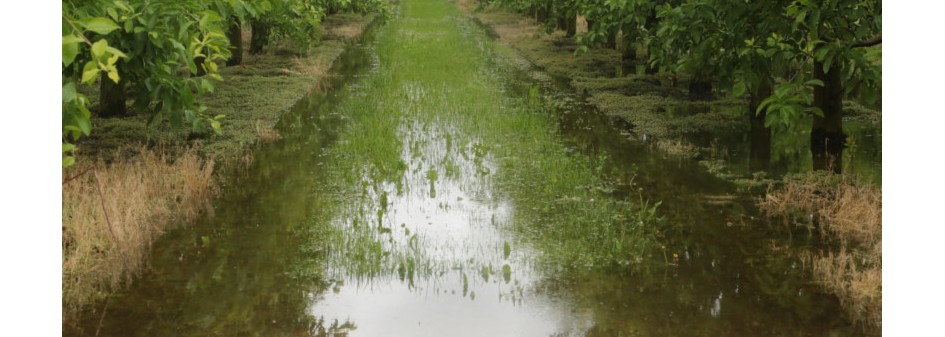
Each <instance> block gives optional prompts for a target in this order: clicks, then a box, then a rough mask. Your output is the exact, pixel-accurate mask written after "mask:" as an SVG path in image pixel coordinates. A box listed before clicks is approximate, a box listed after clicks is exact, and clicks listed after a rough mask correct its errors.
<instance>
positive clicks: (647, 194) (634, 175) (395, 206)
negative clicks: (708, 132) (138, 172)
mask: <svg viewBox="0 0 945 337" xmlns="http://www.w3.org/2000/svg"><path fill="white" fill-rule="evenodd" d="M515 57H516V56H515V55H514V53H513V52H511V51H510V50H508V49H505V48H504V47H501V46H498V45H496V44H495V43H494V42H492V41H491V40H490V39H489V38H488V37H487V36H486V34H485V33H484V32H483V31H482V30H481V29H480V28H479V27H478V26H476V25H475V24H474V23H472V22H471V21H470V20H468V19H467V18H465V17H464V16H462V15H461V14H460V13H459V11H458V10H457V9H456V8H455V6H454V5H453V4H452V3H450V2H446V1H440V0H410V1H407V0H404V1H402V2H401V4H400V6H399V13H397V14H396V15H395V16H394V17H393V18H392V19H390V20H389V22H387V23H386V24H384V25H383V26H379V27H375V28H374V30H372V31H370V32H369V33H368V34H366V36H365V37H364V38H363V39H362V41H361V42H359V43H358V44H356V45H353V46H351V47H350V48H349V49H348V51H347V52H346V54H345V55H343V56H342V59H341V61H339V62H338V65H336V67H335V68H334V69H333V73H334V74H335V76H333V77H331V79H330V80H328V81H327V82H326V83H324V84H323V85H322V86H321V88H320V89H318V90H316V92H314V93H313V94H312V95H310V96H309V97H307V98H306V99H304V100H302V101H301V102H300V103H299V104H298V105H297V106H296V107H295V108H294V109H293V111H292V112H291V113H289V114H288V115H286V116H285V117H284V118H283V120H282V121H281V123H280V125H279V126H278V132H279V135H280V137H279V139H277V140H275V141H272V142H270V143H266V144H263V145H262V146H260V148H259V149H258V150H257V151H256V152H255V155H254V158H253V161H252V164H250V165H249V166H248V167H247V168H246V169H244V170H233V171H234V172H230V173H228V175H227V176H226V177H225V180H224V182H225V186H224V188H223V191H222V197H221V198H219V200H217V201H216V202H215V204H214V212H213V214H211V215H209V216H207V217H206V218H204V219H201V220H200V221H199V222H198V223H197V224H195V225H194V226H192V227H190V228H186V229H181V230H176V231H173V232H171V233H168V234H167V235H165V236H164V237H163V238H162V239H161V240H160V241H159V242H158V243H157V244H156V245H155V247H154V254H153V256H152V258H151V260H150V268H149V269H148V270H147V271H146V272H145V273H143V275H141V276H140V277H138V278H137V279H136V280H135V281H134V283H133V284H132V285H131V286H130V287H129V289H128V290H126V291H122V292H119V293H117V294H115V295H113V296H112V297H110V298H109V299H108V300H107V301H106V303H103V305H101V306H99V307H96V308H94V310H88V311H87V312H86V313H85V315H84V316H83V318H82V319H81V320H80V322H79V324H77V325H74V326H73V325H64V326H63V330H64V333H63V335H64V336H96V335H97V336H208V335H209V336H824V335H829V336H859V335H863V331H862V330H861V329H860V328H859V327H858V326H856V325H855V324H854V323H851V322H850V321H849V320H848V319H847V316H846V315H845V314H844V313H843V311H842V310H840V308H839V303H838V301H837V299H836V298H835V297H833V296H830V295H827V294H825V293H823V292H822V290H820V288H819V287H818V285H816V284H814V283H813V282H812V281H811V279H810V272H809V270H808V269H807V268H806V267H805V266H804V265H803V260H802V259H801V258H799V257H798V255H800V254H798V252H800V251H801V250H803V249H807V248H811V247H818V246H820V245H823V243H822V242H819V241H818V236H816V235H811V233H810V232H809V230H808V229H805V228H799V227H793V226H783V225H780V224H770V223H768V222H767V220H764V219H762V218H761V217H760V216H759V215H758V211H757V210H756V209H755V206H754V201H753V199H752V198H753V197H754V196H753V195H751V194H747V193H744V192H740V191H739V190H738V188H737V186H736V185H735V184H733V183H731V182H729V181H726V180H722V179H720V178H719V177H718V176H717V175H713V174H711V173H709V172H708V171H707V170H706V168H705V167H704V165H700V163H699V162H698V161H696V160H691V159H680V158H673V157H667V156H665V155H662V154H660V153H657V152H655V151H654V150H653V149H652V147H650V146H648V145H647V144H646V143H645V142H641V141H640V140H639V139H638V138H637V137H633V136H632V134H628V132H627V130H626V128H625V126H622V125H621V124H620V122H619V121H616V120H614V119H612V118H609V117H606V116H604V115H603V114H600V113H598V112H596V111H594V110H593V109H591V108H589V107H588V106H587V105H586V104H585V103H584V102H582V101H581V99H580V98H579V97H576V96H574V95H571V94H569V93H568V91H567V90H565V88H562V87H561V85H560V84H557V83H555V82H554V81H551V80H543V79H541V78H537V77H535V76H532V73H533V72H534V69H531V68H529V67H528V66H527V65H522V63H521V62H520V61H519V60H516V58H515ZM680 113H688V112H680ZM870 132H871V131H869V130H866V131H863V133H862V134H863V136H862V137H864V138H863V139H864V140H862V141H859V142H860V143H865V142H872V141H873V140H872V139H875V144H880V140H879V136H878V135H877V136H875V137H874V136H872V134H871V133H870ZM693 141H694V142H704V143H713V144H718V146H720V147H728V149H729V151H728V152H731V153H736V154H735V155H733V156H734V157H735V159H732V160H730V162H731V163H735V164H732V166H734V167H735V168H734V169H733V170H743V171H745V172H749V171H751V170H749V169H741V168H740V167H741V166H739V165H741V164H738V163H743V162H744V163H745V165H747V159H745V158H747V157H746V156H745V155H744V154H743V153H745V152H747V151H748V147H749V144H748V142H746V141H745V140H744V139H735V138H732V139H729V138H726V136H724V135H723V136H718V135H712V136H705V137H703V138H701V139H700V138H699V137H697V136H694V138H693ZM777 146H780V147H777V148H778V149H784V150H777V151H774V152H773V153H778V154H777V155H774V154H773V155H772V162H773V163H774V164H773V165H775V166H778V167H785V168H782V169H779V170H780V173H784V172H791V171H792V169H791V168H790V167H789V166H790V165H794V164H778V163H780V162H781V159H780V158H784V157H785V156H788V155H790V154H791V153H792V152H791V151H793V150H791V149H795V148H797V147H796V146H795V147H791V146H789V145H777ZM801 146H802V145H801ZM870 149H871V147H869V146H865V145H864V146H861V147H858V148H857V150H856V152H855V153H856V158H867V159H864V160H863V161H860V160H859V159H857V160H851V161H850V162H851V163H854V164H852V165H854V166H857V167H863V166H866V167H869V166H878V165H876V164H875V163H876V161H879V160H880V159H878V156H879V155H878V154H871V153H870V152H869V151H871V150H870ZM864 151H865V152H864ZM861 152H863V153H861ZM871 156H872V157H871ZM784 162H787V160H785V161H784ZM791 162H792V163H793V162H794V161H791ZM797 165H809V164H797ZM877 170H878V168H877ZM775 171H777V170H775ZM875 172H876V175H877V176H878V175H879V173H880V172H879V171H875Z"/></svg>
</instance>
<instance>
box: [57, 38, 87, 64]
mask: <svg viewBox="0 0 945 337" xmlns="http://www.w3.org/2000/svg"><path fill="white" fill-rule="evenodd" d="M80 43H82V38H80V37H78V36H75V35H74V34H70V35H63V36H62V64H63V65H64V66H67V67H68V66H69V65H70V64H72V61H75V57H76V55H79V44H80Z"/></svg>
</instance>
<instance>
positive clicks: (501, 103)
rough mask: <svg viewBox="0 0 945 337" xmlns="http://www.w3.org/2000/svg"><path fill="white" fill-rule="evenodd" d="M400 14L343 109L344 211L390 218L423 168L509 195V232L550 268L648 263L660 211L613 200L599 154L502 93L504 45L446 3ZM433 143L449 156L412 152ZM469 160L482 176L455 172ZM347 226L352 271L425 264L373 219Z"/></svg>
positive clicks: (338, 179) (411, 6)
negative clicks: (374, 64)
mask: <svg viewBox="0 0 945 337" xmlns="http://www.w3.org/2000/svg"><path fill="white" fill-rule="evenodd" d="M400 11H401V12H400V15H399V17H397V18H396V19H395V20H393V21H392V22H390V23H389V24H388V25H387V26H386V27H384V29H383V30H382V31H381V32H380V33H379V35H378V40H379V43H378V45H377V53H378V55H379V59H380V65H379V67H378V69H377V70H376V72H374V73H372V74H371V75H370V76H368V77H367V78H366V79H364V85H363V86H362V88H363V89H362V90H363V91H360V92H356V93H354V94H353V95H355V96H357V97H353V98H352V99H349V100H348V101H347V102H346V103H344V104H342V107H341V108H340V109H339V110H340V111H341V112H342V113H344V114H345V115H346V116H349V117H350V118H351V122H350V123H349V124H348V128H347V130H345V131H344V132H342V134H341V136H340V139H341V141H339V142H338V143H337V145H336V146H335V147H334V148H332V149H330V152H331V153H332V155H333V156H334V157H335V160H334V164H333V165H332V166H333V167H332V168H331V169H330V172H333V173H331V174H332V175H333V178H332V179H330V180H331V181H333V182H335V184H336V186H335V187H334V188H333V189H334V190H336V191H340V192H339V196H340V198H343V200H345V201H346V204H348V205H349V211H348V213H347V214H346V215H345V217H347V218H349V219H356V221H355V223H361V224H364V223H370V221H371V219H375V218H376V217H378V216H381V214H380V213H379V212H381V211H383V207H384V205H385V202H384V201H383V200H385V199H386V196H385V193H403V192H402V191H403V190H404V189H409V188H411V186H414V185H412V184H413V183H414V182H412V181H409V179H408V176H411V174H410V173H411V172H412V171H411V170H417V169H422V170H425V171H426V175H427V176H426V177H427V178H428V179H430V180H431V181H437V180H440V179H456V180H464V182H462V183H463V184H465V185H464V186H467V185H469V186H470V187H469V188H470V189H494V190H497V192H498V195H499V196H498V198H503V199H509V200H511V201H512V202H513V204H514V208H515V210H514V216H513V219H512V221H511V222H512V223H511V224H510V226H509V228H508V229H510V230H512V231H514V232H516V233H518V234H520V235H519V237H520V238H522V239H523V240H525V241H527V242H528V243H529V244H530V245H533V246H535V247H536V248H537V251H539V252H541V254H542V256H540V257H539V260H540V261H542V262H543V264H545V265H546V266H548V267H549V268H552V269H554V270H575V269H588V268H592V269H596V268H606V267H609V266H614V265H621V264H628V263H634V262H636V261H639V260H640V259H641V257H642V255H643V254H644V251H645V249H646V248H647V244H648V242H649V240H647V238H648V234H647V225H649V223H648V222H649V221H650V220H652V218H653V216H654V213H653V212H652V210H653V208H652V207H650V208H649V211H647V212H644V211H643V210H642V207H641V205H640V200H636V199H634V200H613V199H610V198H608V197H607V196H606V195H605V194H604V193H602V192H601V190H602V189H603V187H604V186H605V185H606V182H605V179H604V177H603V176H602V174H601V172H600V170H599V169H598V167H597V165H596V163H597V162H598V161H597V160H596V158H587V157H583V156H581V155H576V154H571V153H569V151H568V150H567V149H566V146H564V145H563V144H562V143H561V142H560V140H559V139H558V138H557V137H556V135H555V134H554V130H556V126H555V124H554V121H552V118H550V116H548V115H547V114H546V113H545V112H543V111H542V110H541V109H540V108H539V107H536V106H529V105H528V104H527V103H526V101H525V100H523V99H521V98H511V97H508V96H507V95H506V94H505V93H504V92H503V91H502V86H501V82H500V81H499V80H498V79H497V78H500V76H501V74H500V73H497V71H496V68H495V66H493V65H492V64H490V63H489V59H490V58H491V56H492V54H493V53H495V52H497V48H501V47H499V46H497V45H495V44H494V43H492V42H490V41H488V40H487V39H485V38H484V37H483V36H482V34H481V33H480V32H478V31H476V30H475V29H474V27H473V26H472V25H471V23H470V22H469V21H468V20H466V19H465V18H464V17H463V16H462V15H461V14H460V13H459V11H458V10H457V9H456V7H455V6H453V5H452V4H450V3H449V2H446V1H442V0H414V1H404V2H402V3H401V6H400ZM505 52H509V51H508V50H506V51H505ZM499 53H501V51H500V52H499ZM361 97H363V99H361ZM427 142H437V144H445V145H443V146H444V147H446V148H447V150H446V151H445V152H446V153H447V154H446V155H444V156H443V158H442V161H439V162H438V163H437V164H436V165H432V164H431V166H430V167H419V168H418V166H421V165H420V164H418V163H419V159H417V158H414V157H412V155H411V153H414V152H413V149H421V148H424V144H426V143H427ZM405 149H407V150H405ZM425 155H426V156H429V154H425ZM467 164H469V165H472V166H474V167H475V169H474V171H475V172H476V173H475V175H476V176H475V177H463V176H462V174H464V173H463V172H465V171H463V170H462V169H456V167H465V165H467ZM346 230H349V232H347V234H345V235H340V236H339V237H338V238H337V240H341V241H344V243H341V244H339V246H338V247H337V248H336V249H337V250H340V251H343V252H344V253H342V254H344V255H345V256H346V258H348V259H350V260H353V262H350V263H349V264H350V265H351V266H350V269H352V270H355V271H359V272H362V273H366V274H376V273H385V272H390V273H393V272H396V269H397V267H398V266H401V265H403V264H404V262H405V261H406V262H408V263H407V264H409V265H411V266H422V265H423V263H422V260H423V257H422V256H421V255H422V250H419V249H414V248H411V247H406V248H404V249H402V250H399V251H397V250H396V248H391V247H389V246H385V244H383V242H384V241H386V237H385V233H384V232H383V231H379V230H378V229H377V228H376V227H371V226H360V227H357V228H354V227H348V228H346ZM421 240H422V238H421ZM388 248H390V249H393V250H394V251H390V250H385V249H388ZM417 268H418V269H421V270H419V271H418V272H422V271H423V269H424V268H421V267H417ZM431 268H432V267H431Z"/></svg>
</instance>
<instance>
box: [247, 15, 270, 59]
mask: <svg viewBox="0 0 945 337" xmlns="http://www.w3.org/2000/svg"><path fill="white" fill-rule="evenodd" d="M252 28H253V38H252V40H250V42H249V53H250V54H253V55H257V54H262V52H263V48H264V47H265V46H266V45H267V44H269V25H268V24H266V23H264V22H261V21H258V20H253V22H252Z"/></svg>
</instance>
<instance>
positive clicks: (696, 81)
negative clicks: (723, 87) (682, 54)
mask: <svg viewBox="0 0 945 337" xmlns="http://www.w3.org/2000/svg"><path fill="white" fill-rule="evenodd" d="M689 98H690V99H693V100H697V101H707V100H711V99H712V81H711V80H709V79H707V78H704V77H701V76H693V78H692V80H690V81H689Z"/></svg>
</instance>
